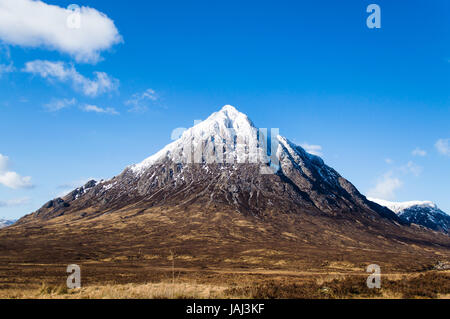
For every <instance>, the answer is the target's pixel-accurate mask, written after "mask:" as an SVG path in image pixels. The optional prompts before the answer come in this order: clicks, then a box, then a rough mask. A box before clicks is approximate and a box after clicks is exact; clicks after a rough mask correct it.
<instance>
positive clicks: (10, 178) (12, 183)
mask: <svg viewBox="0 0 450 319" xmlns="http://www.w3.org/2000/svg"><path fill="white" fill-rule="evenodd" d="M8 168H9V158H8V157H7V156H4V155H2V154H0V184H2V185H4V186H6V187H9V188H12V189H17V188H30V187H33V184H32V183H31V177H30V176H26V177H22V176H20V175H19V174H17V173H16V172H13V171H9V170H8Z"/></svg>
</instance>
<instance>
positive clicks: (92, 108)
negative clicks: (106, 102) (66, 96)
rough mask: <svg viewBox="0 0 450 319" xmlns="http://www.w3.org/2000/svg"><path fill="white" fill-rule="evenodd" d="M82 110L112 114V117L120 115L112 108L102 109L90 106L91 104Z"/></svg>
mask: <svg viewBox="0 0 450 319" xmlns="http://www.w3.org/2000/svg"><path fill="white" fill-rule="evenodd" d="M81 109H82V110H83V111H84V112H94V113H104V114H111V115H118V114H119V112H117V111H116V110H115V109H114V108H112V107H106V108H101V107H98V106H97V105H90V104H86V105H84V106H83V107H81Z"/></svg>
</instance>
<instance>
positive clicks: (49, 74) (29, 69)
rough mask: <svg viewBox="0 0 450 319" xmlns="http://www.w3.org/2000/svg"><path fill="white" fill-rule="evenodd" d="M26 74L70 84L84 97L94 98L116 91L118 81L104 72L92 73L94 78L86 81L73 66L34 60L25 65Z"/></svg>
mask: <svg viewBox="0 0 450 319" xmlns="http://www.w3.org/2000/svg"><path fill="white" fill-rule="evenodd" d="M22 71H23V72H26V73H31V74H34V75H40V76H41V77H42V78H44V79H48V80H58V81H60V82H71V83H72V85H73V87H74V88H75V89H76V90H78V91H80V92H82V93H83V94H84V95H87V96H90V97H95V96H98V95H100V94H102V93H106V92H111V91H114V90H116V89H117V87H118V85H119V81H118V80H117V79H114V78H112V77H110V76H109V75H108V74H106V73H105V72H94V78H93V79H88V78H86V77H84V76H83V75H81V74H80V73H78V71H77V70H76V69H75V67H74V66H73V65H70V66H69V65H66V64H65V63H64V62H52V61H43V60H35V61H30V62H27V63H26V64H25V68H23V70H22Z"/></svg>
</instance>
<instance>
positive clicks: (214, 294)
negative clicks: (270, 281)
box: [0, 282, 226, 299]
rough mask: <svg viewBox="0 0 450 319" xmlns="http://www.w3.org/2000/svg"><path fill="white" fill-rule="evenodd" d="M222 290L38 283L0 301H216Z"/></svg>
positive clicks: (199, 286)
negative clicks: (37, 285)
mask: <svg viewBox="0 0 450 319" xmlns="http://www.w3.org/2000/svg"><path fill="white" fill-rule="evenodd" d="M225 290H226V287H220V286H212V285H205V284H191V283H175V284H172V283H164V282H162V283H148V284H125V285H104V286H89V287H84V288H80V289H71V290H68V289H67V288H66V287H65V286H62V285H61V286H51V285H47V284H42V286H41V287H39V288H37V287H36V288H34V289H25V290H19V289H6V290H0V299H217V298H223V297H224V296H225V294H224V291H225Z"/></svg>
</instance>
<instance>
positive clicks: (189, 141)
mask: <svg viewBox="0 0 450 319" xmlns="http://www.w3.org/2000/svg"><path fill="white" fill-rule="evenodd" d="M267 134H270V132H269V133H267V130H263V131H261V130H259V129H258V128H256V127H255V125H254V124H253V123H252V121H251V120H250V119H249V118H248V117H247V115H245V114H244V113H241V112H239V111H238V110H237V109H236V108H235V107H234V106H231V105H225V106H224V107H223V108H222V109H221V110H220V111H218V112H215V113H213V114H211V115H210V116H209V117H208V118H207V119H206V120H204V121H202V122H200V123H198V124H196V125H195V126H193V127H191V128H189V129H187V130H186V131H184V132H183V134H182V135H181V137H180V138H179V139H178V140H176V141H175V142H173V143H171V144H169V145H167V146H166V147H164V148H163V149H162V150H161V151H159V152H157V153H156V154H154V155H152V156H150V157H149V158H147V159H145V160H144V161H143V162H141V163H139V164H135V165H132V166H130V167H129V168H130V169H131V171H132V172H134V173H135V174H138V175H139V174H142V172H143V171H145V170H146V169H147V168H149V167H151V166H152V165H154V164H156V163H158V162H161V161H163V160H164V159H166V158H169V159H170V160H172V161H173V162H176V163H183V164H187V163H228V164H235V163H246V162H253V163H257V162H258V161H261V162H267V160H266V159H265V158H264V156H265V155H266V153H267V152H266V146H265V145H266V142H265V141H264V138H266V137H267Z"/></svg>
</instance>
